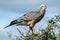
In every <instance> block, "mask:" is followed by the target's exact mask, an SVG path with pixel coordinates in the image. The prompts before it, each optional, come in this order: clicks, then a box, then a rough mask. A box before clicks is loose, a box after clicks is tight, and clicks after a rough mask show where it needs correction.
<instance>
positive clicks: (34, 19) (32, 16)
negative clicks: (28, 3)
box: [5, 5, 46, 34]
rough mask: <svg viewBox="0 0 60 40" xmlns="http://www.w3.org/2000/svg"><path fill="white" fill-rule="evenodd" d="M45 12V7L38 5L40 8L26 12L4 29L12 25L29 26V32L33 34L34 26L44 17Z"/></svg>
mask: <svg viewBox="0 0 60 40" xmlns="http://www.w3.org/2000/svg"><path fill="white" fill-rule="evenodd" d="M45 11H46V5H40V7H39V8H38V9H37V10H35V11H31V12H28V13H26V14H24V15H23V16H22V17H19V18H18V19H16V20H13V21H11V23H10V24H9V25H8V26H6V27H5V28H7V27H9V26H12V25H14V24H17V25H26V26H29V28H30V30H31V31H32V33H33V34H34V25H35V24H36V23H38V22H39V21H40V20H41V19H42V18H43V17H44V14H45Z"/></svg>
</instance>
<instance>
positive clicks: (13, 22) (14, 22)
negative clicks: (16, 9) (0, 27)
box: [4, 20, 17, 28]
mask: <svg viewBox="0 0 60 40" xmlns="http://www.w3.org/2000/svg"><path fill="white" fill-rule="evenodd" d="M16 23H17V20H13V21H12V22H11V23H10V24H9V25H8V26H6V27H4V28H7V27H9V26H12V25H14V24H16Z"/></svg>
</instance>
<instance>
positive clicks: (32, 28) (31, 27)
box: [30, 24, 34, 34]
mask: <svg viewBox="0 0 60 40" xmlns="http://www.w3.org/2000/svg"><path fill="white" fill-rule="evenodd" d="M30 30H31V31H32V34H34V24H31V25H30Z"/></svg>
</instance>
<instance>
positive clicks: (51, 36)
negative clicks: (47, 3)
mask: <svg viewBox="0 0 60 40" xmlns="http://www.w3.org/2000/svg"><path fill="white" fill-rule="evenodd" d="M56 28H57V29H58V34H57V33H56V32H55V31H54V30H55V29H56ZM17 30H18V32H19V33H20V34H21V35H22V36H20V37H18V36H16V39H15V40H59V39H60V16H59V15H58V16H55V17H53V18H51V19H49V20H48V21H47V26H46V28H45V29H39V31H38V33H36V34H31V33H30V32H28V33H26V36H25V35H24V34H23V33H21V31H20V30H19V29H18V28H17ZM9 37H10V39H11V34H10V35H9Z"/></svg>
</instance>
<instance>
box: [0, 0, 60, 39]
mask: <svg viewBox="0 0 60 40" xmlns="http://www.w3.org/2000/svg"><path fill="white" fill-rule="evenodd" d="M41 4H46V6H47V9H46V14H45V16H44V18H43V19H42V20H41V21H40V22H39V23H37V24H36V25H35V28H36V29H38V28H40V26H42V25H43V24H44V25H43V26H42V27H41V28H44V27H45V26H46V25H45V24H46V23H47V22H46V21H47V20H48V18H51V17H53V16H54V15H60V0H0V40H8V35H7V32H9V31H11V33H12V34H13V35H18V34H19V33H18V31H17V29H16V28H19V29H20V30H22V31H25V30H24V29H23V27H25V28H26V29H28V27H26V26H16V25H14V26H11V27H9V28H7V29H3V28H4V27H5V26H7V25H8V24H9V23H10V22H11V21H12V20H15V19H17V18H19V17H21V16H22V15H24V14H25V13H27V12H30V11H32V10H35V9H37V8H39V6H40V5H41ZM38 26H39V27H38Z"/></svg>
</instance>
